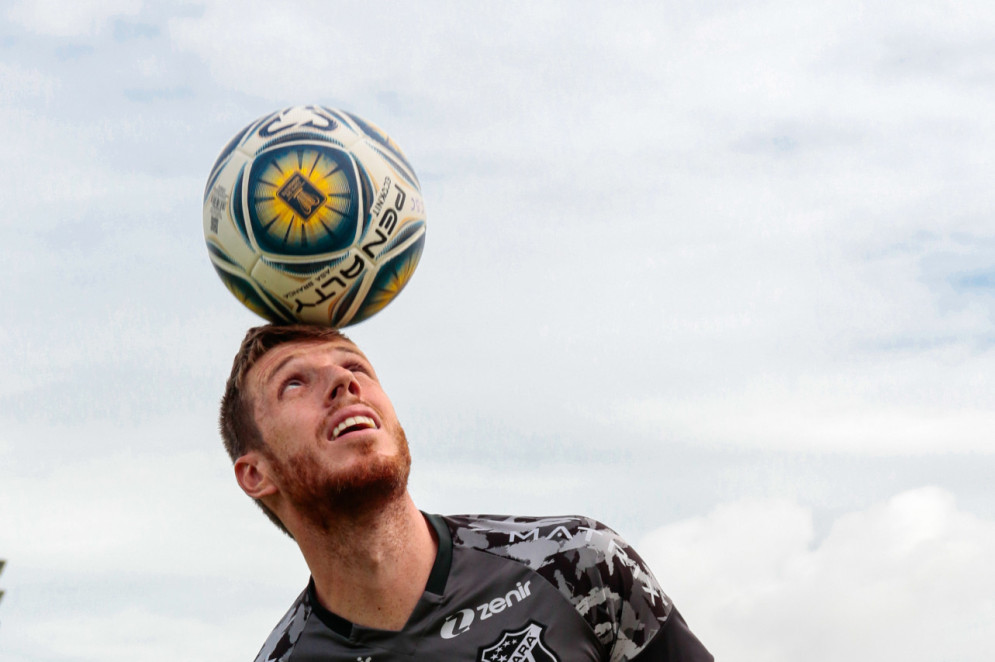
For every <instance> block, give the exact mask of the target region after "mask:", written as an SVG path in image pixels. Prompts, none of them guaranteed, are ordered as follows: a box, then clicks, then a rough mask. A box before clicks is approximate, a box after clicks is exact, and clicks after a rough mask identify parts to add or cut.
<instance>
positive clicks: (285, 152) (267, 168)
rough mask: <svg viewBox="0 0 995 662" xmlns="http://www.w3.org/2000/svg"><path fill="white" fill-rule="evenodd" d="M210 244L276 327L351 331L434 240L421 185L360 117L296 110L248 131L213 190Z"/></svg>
mask: <svg viewBox="0 0 995 662" xmlns="http://www.w3.org/2000/svg"><path fill="white" fill-rule="evenodd" d="M204 239H205V240H206V241H207V250H208V253H209V255H210V258H211V263H212V264H213V265H214V268H215V270H216V271H217V272H218V275H219V276H220V277H221V280H222V281H223V282H224V284H225V285H226V286H227V287H228V289H229V290H231V292H232V293H233V294H234V295H235V296H236V297H237V298H238V299H239V300H240V301H241V302H242V303H243V304H245V305H246V306H247V307H248V308H249V309H251V310H252V311H254V312H256V313H257V314H259V315H261V316H262V317H264V318H266V319H268V320H270V321H273V322H294V321H300V322H307V323H312V324H320V325H324V326H334V327H343V326H347V325H349V324H355V323H357V322H360V321H362V320H364V319H367V318H368V317H370V316H371V315H373V314H375V313H377V312H378V311H380V310H381V309H383V307H384V306H386V305H387V304H388V303H390V301H391V300H392V299H393V298H394V297H395V296H397V294H398V293H399V292H400V291H401V289H403V288H404V286H405V285H406V284H407V282H408V280H409V279H410V278H411V275H412V274H413V273H414V271H415V267H416V266H417V265H418V260H419V258H420V257H421V253H422V248H423V247H424V244H425V206H424V203H423V200H422V196H421V185H420V184H419V182H418V178H417V177H416V176H415V173H414V170H413V169H412V168H411V166H410V164H409V163H408V160H407V159H406V158H405V157H404V154H403V153H402V152H401V149H400V147H398V145H397V143H395V142H394V141H393V140H391V139H390V138H389V137H388V136H387V134H385V133H384V132H383V131H381V130H380V129H378V128H377V127H376V126H374V125H373V124H370V123H369V122H367V121H366V120H364V119H362V118H359V117H357V116H355V115H353V114H351V113H347V112H345V111H342V110H336V109H332V108H325V107H323V106H296V107H293V108H287V109H285V110H280V111H277V112H274V113H270V114H269V115H266V116H264V117H260V118H259V119H258V120H256V121H255V122H253V123H252V124H250V125H249V126H247V127H245V128H244V129H243V130H242V131H240V132H239V133H238V135H236V136H235V137H234V138H232V140H231V142H229V143H228V145H226V146H225V148H224V149H223V150H222V151H221V155H220V156H218V160H217V162H215V164H214V167H213V168H211V174H210V176H209V177H208V179H207V187H206V188H205V190H204Z"/></svg>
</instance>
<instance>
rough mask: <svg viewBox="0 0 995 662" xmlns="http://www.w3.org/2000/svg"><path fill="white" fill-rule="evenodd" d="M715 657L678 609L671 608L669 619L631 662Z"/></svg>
mask: <svg viewBox="0 0 995 662" xmlns="http://www.w3.org/2000/svg"><path fill="white" fill-rule="evenodd" d="M714 660H715V658H714V657H712V654H711V653H709V652H708V651H707V650H706V649H705V647H704V646H703V645H702V643H701V642H700V641H698V638H697V637H695V636H694V635H693V634H692V633H691V630H689V629H688V624H687V623H686V622H685V621H684V618H683V617H682V616H681V615H680V613H678V611H677V610H676V609H671V610H670V615H669V616H668V617H667V621H666V622H665V623H664V624H663V627H662V628H660V631H659V632H657V633H656V636H654V637H653V639H652V640H651V641H650V643H649V645H648V646H646V648H644V649H643V650H642V651H640V652H639V653H638V654H637V655H636V656H635V657H634V658H632V660H631V662H714Z"/></svg>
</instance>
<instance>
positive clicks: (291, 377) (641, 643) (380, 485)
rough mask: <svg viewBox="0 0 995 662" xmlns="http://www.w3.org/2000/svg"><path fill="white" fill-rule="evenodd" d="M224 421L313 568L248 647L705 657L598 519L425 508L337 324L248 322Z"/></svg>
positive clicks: (231, 444) (359, 358) (396, 431)
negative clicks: (266, 633)
mask: <svg viewBox="0 0 995 662" xmlns="http://www.w3.org/2000/svg"><path fill="white" fill-rule="evenodd" d="M221 430H222V436H223V438H224V442H225V447H226V449H227V451H228V453H229V455H230V456H231V458H232V461H233V462H234V465H235V476H236V479H237V480H238V483H239V485H240V486H241V488H242V489H243V490H244V491H245V493H246V494H248V495H249V496H250V497H252V498H253V499H255V500H256V502H257V504H259V505H260V507H261V508H262V509H263V510H264V511H265V512H266V514H267V515H268V516H269V517H270V518H271V519H272V520H273V522H274V523H275V524H276V525H277V526H278V527H280V528H281V529H283V530H284V532H286V533H287V534H288V535H290V536H291V537H292V538H293V539H294V540H295V541H296V543H297V545H298V546H299V547H300V550H301V553H302V554H303V556H304V559H305V561H306V562H307V564H308V567H309V569H310V571H311V581H310V582H309V583H308V586H307V588H306V589H305V590H304V592H303V593H301V595H300V597H298V599H297V600H296V601H295V602H294V604H293V605H292V606H291V608H290V610H289V611H288V612H287V614H286V616H284V618H283V619H282V620H281V621H280V623H279V624H278V625H277V626H276V628H275V629H274V630H273V633H272V634H271V635H270V637H269V639H268V640H267V641H266V643H265V644H264V645H263V648H262V650H261V651H260V652H259V655H258V657H257V662H268V661H272V660H280V661H284V662H289V661H293V662H308V661H318V660H322V661H324V660H348V661H349V662H357V661H358V662H389V661H391V660H475V661H476V662H512V661H519V660H523V661H524V660H527V661H530V662H554V661H559V662H573V661H588V660H592V661H593V660H604V661H608V660H611V661H612V662H621V661H624V660H632V661H638V662H648V661H663V660H681V661H695V662H696V661H698V660H711V659H712V657H711V655H710V654H709V653H708V652H707V651H706V650H705V649H704V647H703V646H702V645H701V643H699V642H698V640H697V639H696V638H695V637H694V635H692V634H691V632H690V631H689V630H688V628H687V625H686V624H685V622H684V620H683V619H682V618H681V617H680V615H679V614H678V613H677V610H676V609H674V607H673V605H672V603H671V602H670V600H669V599H668V598H667V596H666V595H664V594H663V592H662V591H661V590H660V588H659V587H658V586H657V584H656V580H655V579H654V578H653V576H652V574H650V572H649V570H648V569H647V568H646V566H645V565H644V564H643V562H642V560H641V559H640V558H639V557H638V556H637V555H636V553H635V552H634V551H633V550H632V549H631V548H630V547H629V546H628V545H626V543H625V542H624V541H622V540H621V539H620V538H619V537H618V536H617V534H615V533H614V532H613V531H611V530H610V529H608V528H606V527H604V526H603V525H602V524H600V523H598V522H595V521H594V520H590V519H586V518H579V517H558V518H527V517H495V516H486V517H485V516H469V515H461V516H449V517H441V516H438V515H426V514H423V513H422V512H420V511H419V510H418V508H417V507H416V506H415V504H414V502H413V501H412V499H411V496H410V495H409V494H408V491H407V479H408V471H409V469H410V466H411V456H410V454H409V452H408V444H407V440H406V439H405V437H404V431H403V430H402V429H401V426H400V424H399V423H398V421H397V417H396V416H395V414H394V409H393V406H392V405H391V402H390V399H389V398H388V397H387V395H386V394H385V393H384V391H383V389H382V388H381V386H380V382H379V380H378V379H377V375H376V373H375V372H374V370H373V367H372V365H371V364H370V362H369V360H368V359H367V358H366V356H365V355H364V354H363V353H362V352H361V351H360V350H359V348H358V347H356V345H355V344H353V343H352V342H351V341H350V340H348V339H347V338H346V337H345V336H343V335H342V334H340V333H339V332H338V331H336V330H334V329H328V328H322V327H315V326H308V325H294V326H272V325H271V326H263V327H258V328H255V329H250V330H249V332H248V333H247V334H246V337H245V340H244V341H243V342H242V347H241V349H240V350H239V353H238V355H237V356H236V357H235V362H234V365H233V367H232V373H231V376H230V377H229V380H228V384H227V387H226V390H225V396H224V399H223V400H222V405H221Z"/></svg>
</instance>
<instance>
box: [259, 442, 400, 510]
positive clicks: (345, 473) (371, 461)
mask: <svg viewBox="0 0 995 662" xmlns="http://www.w3.org/2000/svg"><path fill="white" fill-rule="evenodd" d="M393 436H394V437H395V438H396V439H397V440H398V443H397V452H396V453H394V454H391V455H384V454H382V453H379V452H376V451H374V450H372V448H371V449H370V450H369V451H368V452H366V453H363V454H362V455H360V456H359V457H357V458H355V460H354V461H353V462H350V463H349V466H347V467H338V468H332V469H327V468H326V467H325V466H324V463H322V462H321V461H320V458H318V457H316V456H315V455H314V454H312V453H311V452H303V453H300V454H298V455H295V456H293V457H291V458H290V459H289V460H288V461H287V462H286V464H285V465H284V464H281V463H275V464H274V467H273V469H274V473H275V474H276V476H275V478H276V479H277V482H278V483H279V484H280V487H281V492H282V493H283V494H284V496H285V497H286V498H287V500H288V501H289V502H290V503H291V504H292V505H293V507H294V509H295V510H297V511H298V513H300V514H301V515H302V516H303V517H304V518H305V519H307V520H309V521H310V522H311V523H312V524H314V525H316V526H318V527H319V528H322V529H330V528H331V527H332V526H333V524H334V522H335V521H336V520H339V519H341V518H343V517H346V518H355V517H358V516H360V515H363V514H364V513H369V512H371V511H376V510H380V509H382V508H383V507H384V506H386V505H387V504H388V503H390V502H391V501H393V500H396V499H399V498H401V497H403V496H404V494H405V492H406V491H407V486H408V475H409V474H410V471H411V453H410V452H409V450H408V444H407V439H405V437H404V432H403V430H402V431H401V432H400V434H395V435H393Z"/></svg>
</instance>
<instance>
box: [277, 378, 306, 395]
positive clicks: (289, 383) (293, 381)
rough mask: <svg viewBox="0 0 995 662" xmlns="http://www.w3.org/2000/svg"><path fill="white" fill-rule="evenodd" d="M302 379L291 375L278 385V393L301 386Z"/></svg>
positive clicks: (302, 383) (281, 393) (302, 384)
mask: <svg viewBox="0 0 995 662" xmlns="http://www.w3.org/2000/svg"><path fill="white" fill-rule="evenodd" d="M303 386H304V380H303V379H300V378H298V377H291V378H290V379H288V380H286V381H285V382H283V384H282V385H281V386H280V395H283V394H284V393H287V392H288V391H293V390H296V389H299V388H303Z"/></svg>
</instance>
